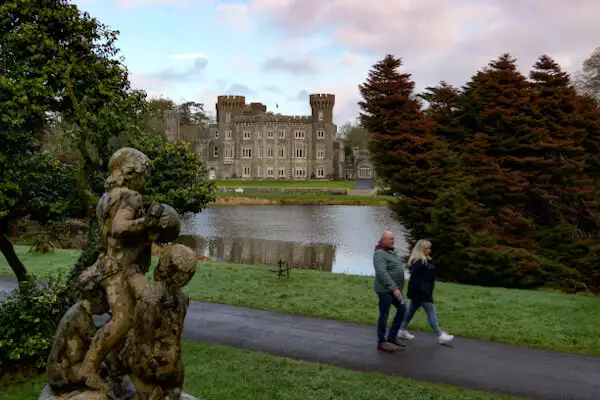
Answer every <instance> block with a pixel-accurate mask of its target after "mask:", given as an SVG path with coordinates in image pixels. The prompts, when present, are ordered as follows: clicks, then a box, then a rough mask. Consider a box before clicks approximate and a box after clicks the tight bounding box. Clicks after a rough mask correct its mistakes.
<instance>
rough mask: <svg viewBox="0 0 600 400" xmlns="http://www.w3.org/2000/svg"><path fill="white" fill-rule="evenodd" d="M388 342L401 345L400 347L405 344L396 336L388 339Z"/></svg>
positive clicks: (403, 346)
mask: <svg viewBox="0 0 600 400" xmlns="http://www.w3.org/2000/svg"><path fill="white" fill-rule="evenodd" d="M388 343H391V344H395V345H396V346H398V347H401V348H405V347H406V345H405V344H404V343H402V341H401V340H400V339H398V338H394V339H389V340H388Z"/></svg>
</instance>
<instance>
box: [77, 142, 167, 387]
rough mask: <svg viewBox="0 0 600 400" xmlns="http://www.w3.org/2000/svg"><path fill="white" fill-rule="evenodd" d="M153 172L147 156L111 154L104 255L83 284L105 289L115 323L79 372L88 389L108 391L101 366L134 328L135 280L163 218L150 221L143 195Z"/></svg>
mask: <svg viewBox="0 0 600 400" xmlns="http://www.w3.org/2000/svg"><path fill="white" fill-rule="evenodd" d="M149 167H150V159H149V158H148V156H146V155H145V154H144V153H142V152H141V151H139V150H136V149H133V148H130V147H124V148H121V149H119V150H117V151H116V152H115V153H114V154H113V155H112V157H111V159H110V161H109V164H108V179H107V181H106V186H107V188H106V192H105V193H104V195H103V196H102V197H101V198H100V200H99V201H98V205H97V207H96V216H97V218H98V222H99V225H100V246H101V249H100V256H99V258H98V263H97V264H96V265H94V266H92V267H90V268H89V269H87V270H85V271H84V272H83V273H82V277H83V278H84V279H89V280H90V281H91V284H92V285H97V286H99V287H101V288H102V289H103V291H104V292H105V294H106V299H107V301H108V304H109V306H110V309H111V310H112V317H111V319H110V320H109V321H108V322H107V323H106V324H105V325H104V326H103V327H102V328H100V329H99V330H98V331H97V332H96V334H95V335H94V338H93V340H92V343H91V345H90V348H89V350H88V352H87V354H86V356H85V359H84V361H83V363H82V365H81V369H80V371H79V373H80V375H81V376H82V378H83V380H84V382H85V384H86V385H87V386H88V387H90V388H92V389H97V390H101V391H104V392H108V390H109V386H108V383H107V382H105V381H104V380H103V379H102V378H101V377H100V374H99V372H100V366H101V364H102V361H103V359H104V358H105V357H106V355H107V354H108V353H109V352H110V351H111V350H112V349H113V347H115V346H116V345H117V344H118V343H119V341H121V340H122V339H123V338H124V337H125V335H126V334H127V332H128V331H129V329H130V328H131V324H132V317H133V311H134V307H135V299H134V297H133V294H132V291H131V288H130V280H131V279H133V278H136V277H139V276H140V274H141V275H142V276H143V275H144V274H145V273H146V272H148V269H149V267H150V259H151V256H152V244H151V242H150V240H149V238H148V231H149V229H151V228H152V227H154V226H157V224H158V222H159V218H160V215H153V216H152V217H146V216H145V212H144V209H143V203H142V196H141V195H140V193H139V192H138V191H139V190H140V189H141V188H142V187H143V185H144V179H145V175H146V174H147V172H148V170H149Z"/></svg>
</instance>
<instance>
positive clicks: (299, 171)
mask: <svg viewBox="0 0 600 400" xmlns="http://www.w3.org/2000/svg"><path fill="white" fill-rule="evenodd" d="M294 176H296V177H298V178H301V177H305V176H306V168H296V170H295V171H294Z"/></svg>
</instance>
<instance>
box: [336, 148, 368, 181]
mask: <svg viewBox="0 0 600 400" xmlns="http://www.w3.org/2000/svg"><path fill="white" fill-rule="evenodd" d="M345 160H346V161H345V164H346V168H345V175H344V177H345V179H374V178H375V168H373V162H372V161H371V153H370V152H369V150H368V149H366V148H361V147H358V146H356V147H354V148H352V153H351V154H350V155H349V156H347V157H346V159H345Z"/></svg>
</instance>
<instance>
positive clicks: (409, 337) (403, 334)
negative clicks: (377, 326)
mask: <svg viewBox="0 0 600 400" xmlns="http://www.w3.org/2000/svg"><path fill="white" fill-rule="evenodd" d="M414 338H415V335H411V334H410V333H409V332H408V331H405V330H401V331H399V332H398V339H405V340H413V339H414Z"/></svg>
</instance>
